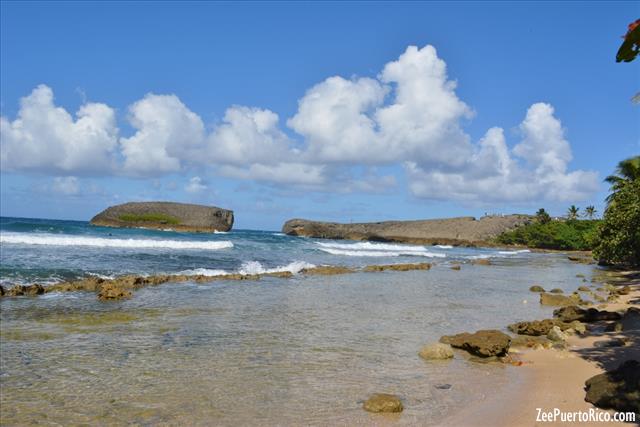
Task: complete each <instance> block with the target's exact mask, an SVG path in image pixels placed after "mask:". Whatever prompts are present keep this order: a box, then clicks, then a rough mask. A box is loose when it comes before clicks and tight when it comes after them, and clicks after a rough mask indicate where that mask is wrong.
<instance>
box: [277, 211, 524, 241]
mask: <svg viewBox="0 0 640 427" xmlns="http://www.w3.org/2000/svg"><path fill="white" fill-rule="evenodd" d="M529 222H531V217H530V216H528V215H505V216H485V217H482V218H480V219H475V218H474V217H459V218H446V219H427V220H417V221H383V222H368V223H354V224H342V223H337V222H321V221H309V220H305V219H292V220H289V221H287V222H286V223H285V224H284V226H283V227H282V232H283V233H285V234H288V235H290V236H304V237H315V238H324V239H348V240H371V241H382V242H403V243H416V244H434V245H435V244H440V245H481V244H486V243H487V242H488V241H490V240H491V239H493V238H494V237H496V236H498V235H499V234H501V233H503V232H504V231H507V230H511V229H513V228H516V227H518V226H520V225H523V224H527V223H529Z"/></svg>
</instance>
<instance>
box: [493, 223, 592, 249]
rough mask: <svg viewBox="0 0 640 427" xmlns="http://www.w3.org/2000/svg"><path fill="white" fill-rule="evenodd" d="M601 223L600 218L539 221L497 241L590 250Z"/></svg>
mask: <svg viewBox="0 0 640 427" xmlns="http://www.w3.org/2000/svg"><path fill="white" fill-rule="evenodd" d="M599 223H600V221H599V220H568V221H549V222H544V223H543V222H539V221H537V222H533V223H531V224H527V225H523V226H521V227H518V228H516V229H515V230H512V231H507V232H505V233H502V234H501V235H500V236H498V237H497V241H498V243H502V244H506V245H524V246H528V247H531V248H541V249H562V250H589V249H591V248H592V245H593V243H594V240H595V235H596V228H597V226H598V224H599Z"/></svg>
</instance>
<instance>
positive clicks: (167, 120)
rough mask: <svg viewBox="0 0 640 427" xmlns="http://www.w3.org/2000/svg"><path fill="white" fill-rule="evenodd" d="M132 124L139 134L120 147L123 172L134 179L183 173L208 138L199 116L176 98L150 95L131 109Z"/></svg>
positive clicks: (124, 141) (121, 142)
mask: <svg viewBox="0 0 640 427" xmlns="http://www.w3.org/2000/svg"><path fill="white" fill-rule="evenodd" d="M129 121H130V122H131V125H132V126H133V127H134V128H136V129H137V131H136V133H135V134H134V135H133V136H131V137H129V138H122V139H121V140H120V144H121V146H122V155H123V156H124V166H123V169H124V171H125V172H126V173H129V174H131V175H142V176H150V175H162V174H165V173H171V172H179V171H181V170H182V167H183V162H184V161H186V160H190V159H193V158H194V157H195V156H197V152H198V151H199V150H200V148H201V146H202V143H203V141H204V137H205V130H204V124H203V122H202V119H201V118H200V116H198V115H197V114H196V113H194V112H192V111H191V110H189V109H188V108H187V107H186V106H185V105H184V104H183V103H182V102H181V101H180V99H178V97H177V96H175V95H155V94H152V93H150V94H147V95H146V96H145V97H144V98H143V99H141V100H140V101H137V102H136V103H134V104H133V105H132V106H131V107H129Z"/></svg>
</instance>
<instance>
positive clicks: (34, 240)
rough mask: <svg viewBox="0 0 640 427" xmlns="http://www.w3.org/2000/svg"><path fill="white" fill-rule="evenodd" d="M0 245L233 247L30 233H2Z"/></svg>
mask: <svg viewBox="0 0 640 427" xmlns="http://www.w3.org/2000/svg"><path fill="white" fill-rule="evenodd" d="M0 243H14V244H23V245H46V246H93V247H100V248H130V249H200V250H209V251H211V250H219V249H226V248H232V247H233V243H231V242H229V241H193V240H192V241H184V240H153V239H107V238H102V237H86V236H69V235H66V236H65V235H47V234H30V233H15V234H14V233H2V234H0Z"/></svg>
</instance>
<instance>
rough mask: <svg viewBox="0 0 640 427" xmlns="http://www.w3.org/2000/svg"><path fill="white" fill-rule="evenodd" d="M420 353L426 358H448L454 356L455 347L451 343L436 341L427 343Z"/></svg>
mask: <svg viewBox="0 0 640 427" xmlns="http://www.w3.org/2000/svg"><path fill="white" fill-rule="evenodd" d="M418 354H419V355H420V357H422V358H423V359H425V360H447V359H451V358H453V349H452V348H451V346H450V345H449V344H442V343H439V342H436V343H431V344H427V345H425V346H424V347H422V348H421V349H420V353H418Z"/></svg>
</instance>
